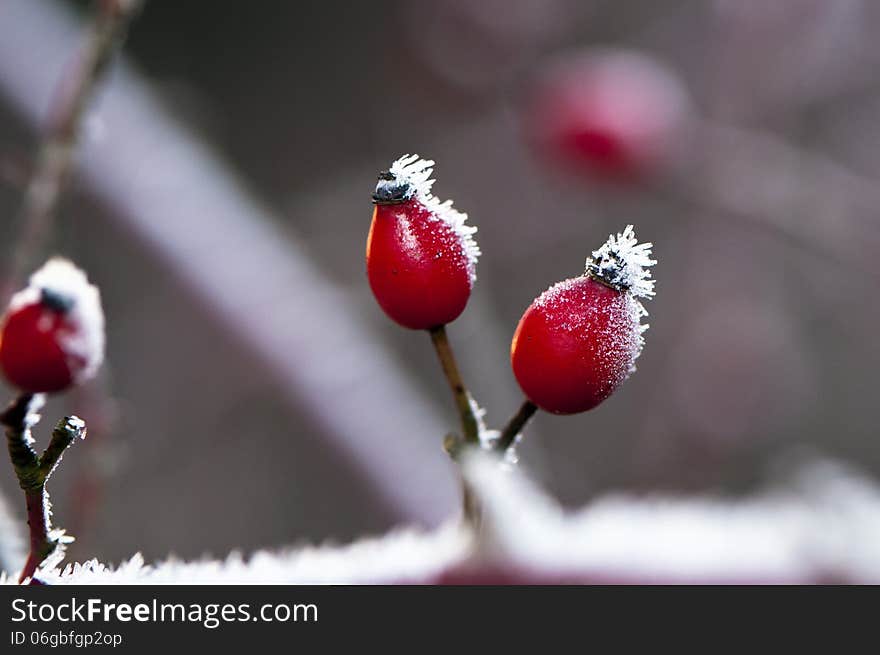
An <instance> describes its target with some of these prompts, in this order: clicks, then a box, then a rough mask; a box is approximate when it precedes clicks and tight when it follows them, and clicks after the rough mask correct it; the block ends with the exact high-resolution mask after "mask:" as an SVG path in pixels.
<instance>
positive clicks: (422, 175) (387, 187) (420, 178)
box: [374, 155, 480, 281]
mask: <svg viewBox="0 0 880 655" xmlns="http://www.w3.org/2000/svg"><path fill="white" fill-rule="evenodd" d="M433 172H434V161H433V160H431V159H421V158H420V157H419V156H418V155H404V156H403V157H401V158H400V159H398V160H397V161H395V162H394V163H393V164H391V168H390V169H389V170H388V173H387V174H383V175H381V176H380V177H379V183H378V184H377V185H376V193H375V194H374V197H388V198H394V197H399V198H400V199H403V200H409V199H410V198H416V199H417V200H418V201H419V202H420V203H421V204H422V205H424V206H425V208H426V209H427V210H428V211H429V212H430V213H431V214H432V215H433V216H435V217H437V218H438V219H439V220H441V221H443V222H445V223H446V224H448V225H449V226H450V227H451V228H452V229H453V230H454V231H455V233H456V234H457V235H458V236H459V238H460V239H461V244H462V246H463V247H464V251H465V254H466V255H467V258H468V269H469V271H470V274H471V281H474V280H476V277H477V274H476V269H477V259H478V258H479V256H480V247H479V246H478V245H477V242H476V239H474V234H475V233H476V231H477V228H476V227H475V226H473V225H467V224H466V221H467V214H465V213H464V212H460V211H458V210H457V209H455V208H454V207H453V206H452V201H451V200H447V201H445V202H440V200H439V199H438V198H437V197H436V196H434V195H433V194H432V193H431V187H432V186H433V185H434V180H432V179H431V175H432V174H433Z"/></svg>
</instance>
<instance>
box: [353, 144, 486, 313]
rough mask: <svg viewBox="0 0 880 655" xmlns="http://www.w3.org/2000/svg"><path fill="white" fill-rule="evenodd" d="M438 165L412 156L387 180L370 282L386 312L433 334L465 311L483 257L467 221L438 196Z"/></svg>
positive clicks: (382, 180)
mask: <svg viewBox="0 0 880 655" xmlns="http://www.w3.org/2000/svg"><path fill="white" fill-rule="evenodd" d="M433 164H434V162H432V161H427V160H424V159H419V157H418V155H406V156H404V157H401V158H400V159H398V160H397V161H396V162H394V164H393V165H392V166H391V168H390V169H389V170H388V171H385V172H383V173H382V174H381V175H380V176H379V182H378V184H377V185H376V191H375V192H374V194H373V201H374V203H375V205H376V208H375V210H374V211H373V220H372V223H371V225H370V233H369V236H368V238H367V276H368V278H369V281H370V288H371V289H372V291H373V295H374V296H375V297H376V301H377V302H378V303H379V306H380V307H382V309H383V310H384V311H385V313H386V314H387V315H388V316H389V317H390V318H391V319H393V320H394V321H396V322H397V323H399V324H400V325H402V326H404V327H407V328H411V329H415V330H426V329H430V328H434V327H438V326H440V325H444V324H446V323H450V322H452V321H453V320H455V319H456V318H458V316H459V315H460V314H461V313H462V311H464V308H465V306H466V305H467V301H468V298H469V297H470V293H471V288H472V287H473V283H474V280H475V279H476V270H475V269H476V262H477V257H478V256H479V254H480V251H479V248H478V247H477V244H476V242H475V241H474V238H473V234H474V232H476V228H475V227H471V226H469V225H466V224H465V220H466V219H467V215H466V214H463V213H461V212H459V211H457V210H455V209H453V207H452V202H451V201H446V202H443V203H441V202H440V201H439V200H437V199H436V198H435V197H434V196H433V195H431V193H430V189H431V185H432V184H433V182H434V181H433V180H431V179H430V176H431V173H432V171H433Z"/></svg>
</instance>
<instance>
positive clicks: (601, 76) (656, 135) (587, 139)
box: [526, 51, 689, 179]
mask: <svg viewBox="0 0 880 655" xmlns="http://www.w3.org/2000/svg"><path fill="white" fill-rule="evenodd" d="M688 105H689V102H688V99H687V94H686V92H685V90H684V87H683V85H682V83H681V82H680V81H679V79H678V78H677V76H676V75H675V74H674V73H672V72H671V71H669V70H667V69H666V68H665V67H664V66H662V65H661V64H660V63H658V62H657V61H655V60H654V59H651V58H649V57H647V56H643V55H638V54H635V53H629V52H613V51H606V52H599V53H591V52H587V53H580V54H577V55H570V56H567V57H564V58H562V59H560V60H559V61H557V62H556V63H555V64H553V65H551V66H549V67H548V68H547V69H546V70H545V71H544V73H543V74H542V75H541V77H540V78H539V79H538V80H537V81H536V82H535V83H534V84H533V86H532V88H531V92H530V95H529V106H528V108H527V115H526V129H527V132H528V136H529V139H530V141H531V143H532V145H533V146H534V147H535V149H536V150H537V151H538V153H539V154H540V155H542V156H543V157H545V158H547V159H549V160H551V161H555V162H559V163H561V164H563V165H566V166H567V167H569V168H572V169H575V170H580V171H583V172H585V173H587V174H591V175H600V176H604V177H612V178H617V179H621V178H626V179H630V178H634V177H640V176H643V175H646V174H650V173H653V172H655V171H656V170H657V169H658V168H660V167H661V165H662V164H663V163H664V162H666V161H668V160H669V159H671V158H672V157H673V156H674V155H675V154H676V153H677V152H678V151H679V150H680V146H681V140H682V132H683V130H682V126H683V124H684V120H685V117H686V115H687V112H688Z"/></svg>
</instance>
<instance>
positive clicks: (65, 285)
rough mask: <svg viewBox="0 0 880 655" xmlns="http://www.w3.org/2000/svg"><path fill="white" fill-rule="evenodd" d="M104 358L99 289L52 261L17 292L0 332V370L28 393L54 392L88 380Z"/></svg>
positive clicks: (69, 267) (70, 266) (67, 266)
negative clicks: (25, 286) (26, 285)
mask: <svg viewBox="0 0 880 655" xmlns="http://www.w3.org/2000/svg"><path fill="white" fill-rule="evenodd" d="M103 356H104V317H103V313H102V310H101V304H100V296H99V294H98V290H97V289H96V288H95V287H94V286H92V285H90V284H89V283H88V281H87V280H86V277H85V275H84V274H83V273H82V272H81V271H80V270H78V269H77V268H76V267H74V266H73V264H71V263H70V262H67V261H65V260H61V259H52V260H50V261H49V262H48V263H47V264H46V265H45V266H44V267H43V268H41V269H40V270H39V271H37V272H36V273H35V274H34V275H33V276H32V277H31V281H30V285H29V286H28V287H27V288H25V289H24V290H22V291H20V292H18V293H17V294H15V296H14V297H13V298H12V301H11V302H10V305H9V310H8V311H7V313H6V315H5V316H4V318H3V325H2V332H0V368H2V371H3V375H4V376H5V377H6V379H7V381H8V382H9V383H10V384H12V385H13V386H15V387H17V388H19V389H21V390H22V391H24V392H27V393H53V392H58V391H63V390H64V389H67V388H68V387H70V386H71V385H73V384H76V383H79V382H82V381H84V380H86V379H88V378H89V377H91V376H92V375H93V374H94V373H95V371H96V370H97V368H98V366H100V364H101V361H102V360H103Z"/></svg>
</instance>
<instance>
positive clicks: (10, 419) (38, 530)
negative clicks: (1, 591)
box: [0, 393, 86, 582]
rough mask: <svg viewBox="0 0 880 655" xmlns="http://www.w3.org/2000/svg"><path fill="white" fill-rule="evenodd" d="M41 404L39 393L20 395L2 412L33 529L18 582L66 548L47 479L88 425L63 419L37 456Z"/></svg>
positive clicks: (74, 420)
mask: <svg viewBox="0 0 880 655" xmlns="http://www.w3.org/2000/svg"><path fill="white" fill-rule="evenodd" d="M41 405H42V398H41V397H40V396H35V395H33V394H28V393H25V394H21V395H19V396H18V397H17V398H16V399H15V400H14V401H13V402H12V404H10V405H9V407H7V408H6V410H5V411H4V412H3V413H2V414H0V423H2V424H3V425H4V426H6V439H7V445H8V448H9V459H10V460H11V461H12V466H13V468H14V469H15V475H16V477H17V478H18V485H19V487H21V489H22V490H23V491H24V497H25V506H26V508H27V520H28V529H29V531H30V554H29V555H28V559H27V562H26V563H25V566H24V569H23V570H22V572H21V576H20V577H19V580H18V581H19V582H23V581H24V580H26V579H27V578H30V577H32V576H33V575H34V572H35V571H36V570H37V567H39V565H40V564H41V563H42V562H43V560H45V559H46V558H47V557H48V556H49V555H51V554H52V553H53V552H54V551H55V550H56V549H58V548H63V547H64V545H63V542H61V541H60V540H59V539H58V537H57V536H55V535H53V534H52V533H53V530H52V525H51V522H50V519H49V516H50V514H49V507H50V505H49V494H48V492H47V491H46V481H47V480H48V479H49V477H50V476H51V475H52V472H53V471H54V470H55V468H56V467H57V466H58V463H59V462H60V461H61V456H62V455H63V454H64V451H65V450H67V448H68V447H70V445H71V444H73V442H74V441H76V439H78V438H79V439H82V438H84V437H85V434H86V425H85V423H84V422H83V421H82V419H79V418H77V417H75V416H68V417H66V418H63V419H62V420H61V421H59V422H58V425H56V426H55V429H54V430H53V431H52V439H51V440H50V441H49V446H48V447H47V448H46V450H45V451H43V454H42V455H37V453H36V451H34V449H33V447H32V446H31V443H32V442H33V439H32V437H31V427H32V426H33V425H35V424H36V422H37V420H39V416H38V415H37V414H36V410H37V409H39V407H40V406H41Z"/></svg>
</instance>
